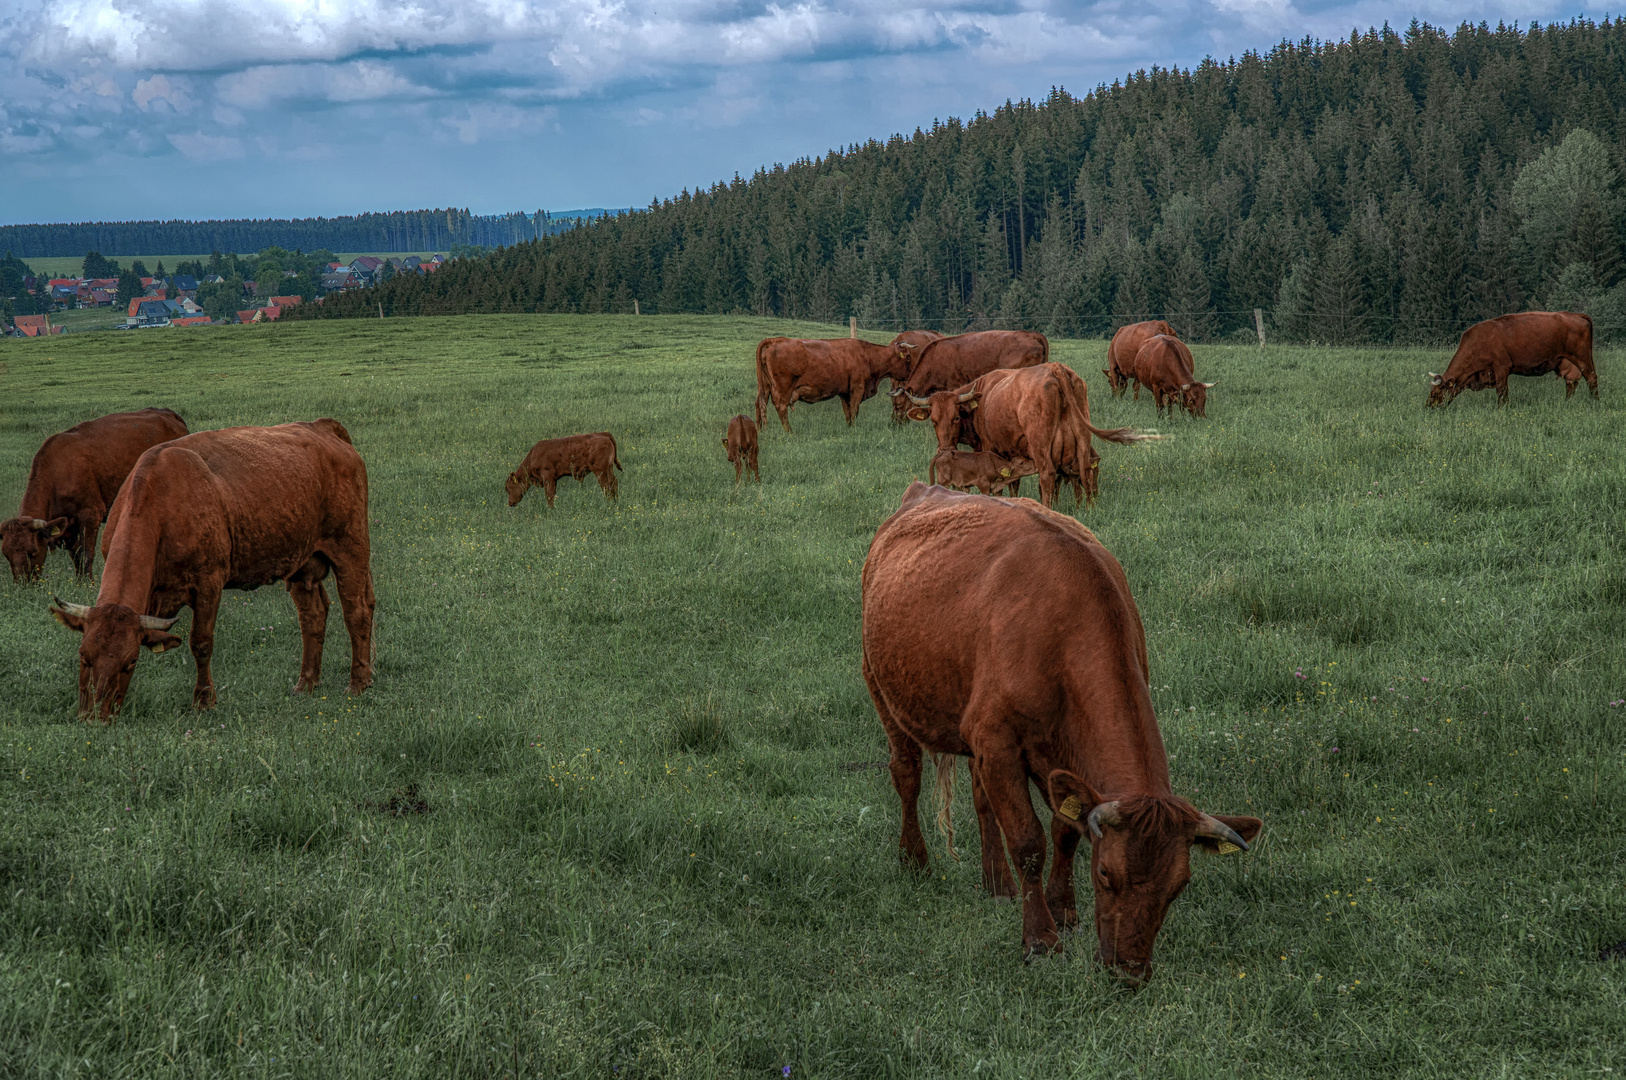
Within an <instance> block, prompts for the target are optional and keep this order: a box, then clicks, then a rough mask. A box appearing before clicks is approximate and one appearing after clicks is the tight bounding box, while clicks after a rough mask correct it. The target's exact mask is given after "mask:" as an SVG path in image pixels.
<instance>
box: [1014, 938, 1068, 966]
mask: <svg viewBox="0 0 1626 1080" xmlns="http://www.w3.org/2000/svg"><path fill="white" fill-rule="evenodd" d="M1050 959H1056V960H1065V959H1067V951H1066V950H1065V949H1063V948H1062V947H1061V941H1060V940H1057V941H1056V942H1055V943H1054V944H1052V945H1046V944H1045V943H1044V942H1043V941H1035V942H1033V943H1032V944H1030V945H1029V946H1028V947H1027V952H1026V953H1024V954H1023V956H1022V962H1023V963H1024V964H1032V963H1036V962H1038V961H1040V960H1050Z"/></svg>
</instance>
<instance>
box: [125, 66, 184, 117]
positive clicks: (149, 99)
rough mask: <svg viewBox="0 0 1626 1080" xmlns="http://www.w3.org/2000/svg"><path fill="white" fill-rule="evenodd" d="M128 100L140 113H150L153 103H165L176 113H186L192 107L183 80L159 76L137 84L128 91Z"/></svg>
mask: <svg viewBox="0 0 1626 1080" xmlns="http://www.w3.org/2000/svg"><path fill="white" fill-rule="evenodd" d="M130 100H131V101H134V102H135V103H136V108H138V109H140V110H141V111H142V112H151V111H152V103H153V102H155V101H163V102H167V103H168V104H169V106H170V108H172V109H174V110H175V111H176V112H186V111H187V110H188V109H190V108H191V107H192V96H191V95H190V94H189V93H187V87H186V82H185V80H183V79H171V78H170V77H169V76H168V75H161V74H160V75H154V76H153V77H152V78H150V79H142V80H141V81H139V82H137V83H136V84H135V89H134V90H132V91H130Z"/></svg>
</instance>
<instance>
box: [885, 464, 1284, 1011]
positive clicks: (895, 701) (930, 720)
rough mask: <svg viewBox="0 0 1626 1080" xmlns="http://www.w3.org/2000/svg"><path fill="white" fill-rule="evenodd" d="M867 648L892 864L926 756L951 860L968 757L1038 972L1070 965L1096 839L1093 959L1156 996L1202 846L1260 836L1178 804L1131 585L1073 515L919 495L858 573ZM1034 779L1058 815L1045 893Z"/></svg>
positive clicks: (919, 850)
mask: <svg viewBox="0 0 1626 1080" xmlns="http://www.w3.org/2000/svg"><path fill="white" fill-rule="evenodd" d="M862 648H863V673H864V682H865V683H866V684H867V685H868V687H869V692H870V697H871V698H872V699H873V700H874V702H875V711H876V712H877V713H878V714H879V716H880V720H881V725H882V726H883V727H884V728H885V729H886V737H887V741H888V743H889V744H890V745H891V750H892V754H891V762H890V765H891V772H892V784H893V787H894V788H895V789H896V790H897V792H898V798H899V800H900V801H901V802H902V808H903V814H902V817H903V822H902V825H903V828H902V835H901V836H900V838H899V841H898V846H899V848H900V849H901V850H900V855H901V856H902V858H903V859H904V860H905V861H906V862H907V863H912V864H913V865H915V866H917V867H921V868H924V867H925V866H926V863H927V857H926V843H925V839H924V838H923V837H922V835H921V830H920V821H919V818H918V815H917V812H916V807H917V804H918V802H919V798H920V783H921V756H922V752H924V753H927V754H931V755H933V757H934V759H935V761H936V762H937V770H938V772H937V776H938V790H939V792H940V794H941V796H942V802H943V805H942V808H941V811H940V813H939V815H938V823H939V827H940V828H942V829H943V831H944V833H945V835H946V837H947V840H948V843H949V850H950V851H951V852H952V851H953V842H954V841H953V833H952V819H951V818H950V817H949V815H948V809H949V802H950V800H951V799H952V797H953V788H954V771H955V758H956V757H969V758H970V759H971V796H972V802H973V805H974V806H975V808H976V812H977V823H978V826H979V828H980V831H981V834H982V866H983V884H984V885H985V886H986V887H987V888H988V889H989V891H991V892H993V893H994V894H995V895H996V896H1010V895H1013V894H1015V895H1020V896H1021V899H1022V944H1023V947H1024V949H1025V951H1026V953H1027V955H1029V956H1033V955H1038V954H1043V953H1045V952H1049V951H1059V950H1060V949H1061V948H1062V943H1061V939H1060V936H1059V934H1058V930H1059V929H1067V928H1072V927H1075V926H1076V925H1077V923H1078V911H1077V907H1076V903H1075V898H1074V893H1073V856H1074V854H1075V852H1076V850H1077V848H1078V844H1079V841H1081V840H1084V839H1089V840H1090V841H1091V843H1092V848H1091V852H1090V871H1091V873H1090V880H1091V884H1092V885H1093V887H1094V890H1095V929H1096V941H1097V948H1096V957H1097V959H1098V960H1099V961H1100V962H1101V963H1102V964H1105V965H1106V966H1107V967H1108V968H1110V969H1111V970H1113V971H1114V972H1115V973H1117V974H1118V975H1119V976H1121V977H1123V978H1125V979H1128V980H1130V981H1133V982H1136V983H1139V982H1142V981H1144V980H1145V979H1146V978H1147V977H1149V975H1150V974H1151V967H1152V946H1153V942H1154V939H1155V938H1156V936H1157V932H1158V929H1159V928H1160V927H1161V926H1162V924H1163V919H1164V916H1165V915H1166V914H1167V913H1168V909H1169V905H1170V904H1171V903H1173V902H1174V899H1175V897H1177V896H1178V895H1179V894H1180V891H1181V890H1182V889H1183V888H1185V886H1186V882H1187V881H1188V880H1189V879H1190V877H1191V869H1190V865H1189V849H1190V847H1191V846H1192V845H1194V844H1200V845H1202V846H1204V847H1205V848H1209V849H1213V850H1217V851H1220V852H1230V851H1233V850H1236V849H1239V848H1240V849H1243V850H1246V849H1247V847H1248V845H1249V844H1250V843H1252V842H1253V840H1254V838H1255V837H1257V836H1258V835H1259V831H1260V829H1261V828H1263V823H1262V822H1261V821H1260V820H1259V819H1258V818H1254V817H1218V816H1211V815H1209V814H1205V813H1203V812H1201V811H1199V810H1198V809H1197V808H1196V807H1194V806H1192V805H1191V804H1190V803H1189V802H1187V801H1186V800H1185V799H1182V798H1180V797H1179V796H1177V795H1175V794H1174V791H1173V789H1172V787H1171V786H1170V783H1169V766H1168V759H1167V757H1166V756H1165V754H1164V749H1163V738H1162V735H1161V733H1160V732H1159V730H1158V725H1157V717H1156V715H1155V714H1154V713H1153V711H1152V696H1151V690H1150V687H1149V685H1148V665H1147V653H1146V634H1145V631H1144V630H1143V628H1142V626H1141V621H1140V614H1139V612H1138V611H1137V610H1136V608H1135V600H1134V598H1133V597H1132V596H1131V595H1130V592H1129V583H1128V581H1127V580H1126V579H1125V577H1124V571H1123V568H1122V567H1121V566H1119V565H1118V561H1117V560H1116V559H1114V558H1113V557H1112V553H1111V552H1109V551H1108V550H1107V549H1106V548H1105V547H1103V546H1102V544H1101V542H1100V541H1099V540H1097V539H1096V538H1095V536H1094V534H1092V533H1091V532H1090V531H1089V530H1088V529H1086V528H1084V527H1083V526H1082V525H1080V524H1079V523H1078V522H1076V521H1074V520H1073V519H1072V518H1069V517H1064V516H1063V515H1061V514H1058V513H1055V512H1053V511H1050V510H1046V509H1043V508H1042V507H1039V506H1037V505H1035V504H1034V503H1032V502H1029V501H1027V500H1005V499H990V498H986V497H984V496H981V495H961V494H957V493H954V492H950V491H945V490H944V489H942V488H928V487H927V486H926V485H924V484H920V483H916V484H911V485H910V486H909V490H908V491H906V492H905V493H904V496H903V500H902V503H901V505H900V506H899V508H898V512H897V513H895V514H893V515H892V516H891V517H890V518H888V519H887V520H886V521H885V522H883V523H882V524H881V527H880V528H879V529H877V530H876V533H875V540H874V541H873V542H872V543H871V544H870V549H869V557H868V558H867V559H865V561H864V572H863V638H862ZM1029 782H1032V783H1033V784H1035V785H1036V786H1037V787H1038V789H1039V793H1040V796H1041V798H1043V799H1044V800H1045V801H1046V802H1048V803H1049V805H1050V809H1051V810H1052V811H1053V813H1054V817H1053V818H1052V819H1051V840H1052V843H1053V845H1054V849H1055V858H1054V861H1053V863H1052V865H1051V871H1050V880H1049V883H1048V887H1047V886H1046V884H1045V882H1044V881H1043V872H1044V864H1045V837H1044V830H1043V827H1042V825H1041V823H1040V821H1039V817H1038V815H1037V814H1035V813H1034V810H1033V804H1032V802H1031V800H1030V797H1029V788H1028V784H1029ZM1002 838H1003V845H1002V844H1001V839H1002ZM1006 848H1008V849H1009V851H1010V857H1011V861H1012V862H1014V863H1015V864H1016V880H1015V881H1013V880H1012V877H1011V868H1010V865H1009V863H1007V862H1006V859H1005V854H1004V849H1006ZM1018 882H1019V883H1020V891H1018V884H1017V883H1018Z"/></svg>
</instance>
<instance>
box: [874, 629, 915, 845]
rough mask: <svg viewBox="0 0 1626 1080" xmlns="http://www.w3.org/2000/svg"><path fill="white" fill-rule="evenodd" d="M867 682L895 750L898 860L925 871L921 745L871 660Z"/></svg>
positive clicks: (891, 765)
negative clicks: (885, 693)
mask: <svg viewBox="0 0 1626 1080" xmlns="http://www.w3.org/2000/svg"><path fill="white" fill-rule="evenodd" d="M862 666H863V671H864V682H865V684H866V685H867V686H868V687H869V696H870V700H871V701H873V702H874V703H875V712H876V715H878V716H879V717H880V718H881V727H883V728H884V729H886V741H887V744H888V745H889V746H890V747H891V748H892V756H891V760H890V761H889V762H888V768H889V770H890V771H891V773H892V788H893V790H895V791H896V792H897V793H898V802H899V804H900V807H901V816H902V818H903V830H902V832H901V833H900V834H899V836H898V858H899V859H901V860H902V861H903V862H904V863H905V864H906V865H909V866H912V867H913V868H915V869H917V870H924V869H925V868H926V863H927V858H926V838H925V837H924V836H922V835H921V834H920V772H921V769H920V756H921V755H920V744H919V743H917V742H915V740H914V739H912V738H910V737H909V733H908V732H906V731H904V730H903V728H902V726H901V725H899V723H898V721H897V719H896V718H895V717H894V716H893V715H892V710H891V709H889V708H888V707H887V704H886V699H885V698H883V697H882V696H881V691H880V690H879V689H878V688H877V687H876V685H875V677H874V676H873V675H871V674H870V670H869V660H868V658H865V660H864V661H863V665H862Z"/></svg>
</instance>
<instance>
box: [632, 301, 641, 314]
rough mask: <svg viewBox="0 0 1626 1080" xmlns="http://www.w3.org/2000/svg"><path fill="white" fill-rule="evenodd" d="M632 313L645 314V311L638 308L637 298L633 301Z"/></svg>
mask: <svg viewBox="0 0 1626 1080" xmlns="http://www.w3.org/2000/svg"><path fill="white" fill-rule="evenodd" d="M632 313H633V314H634V315H642V314H643V312H641V311H639V310H638V301H636V300H634V301H633V302H632Z"/></svg>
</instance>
